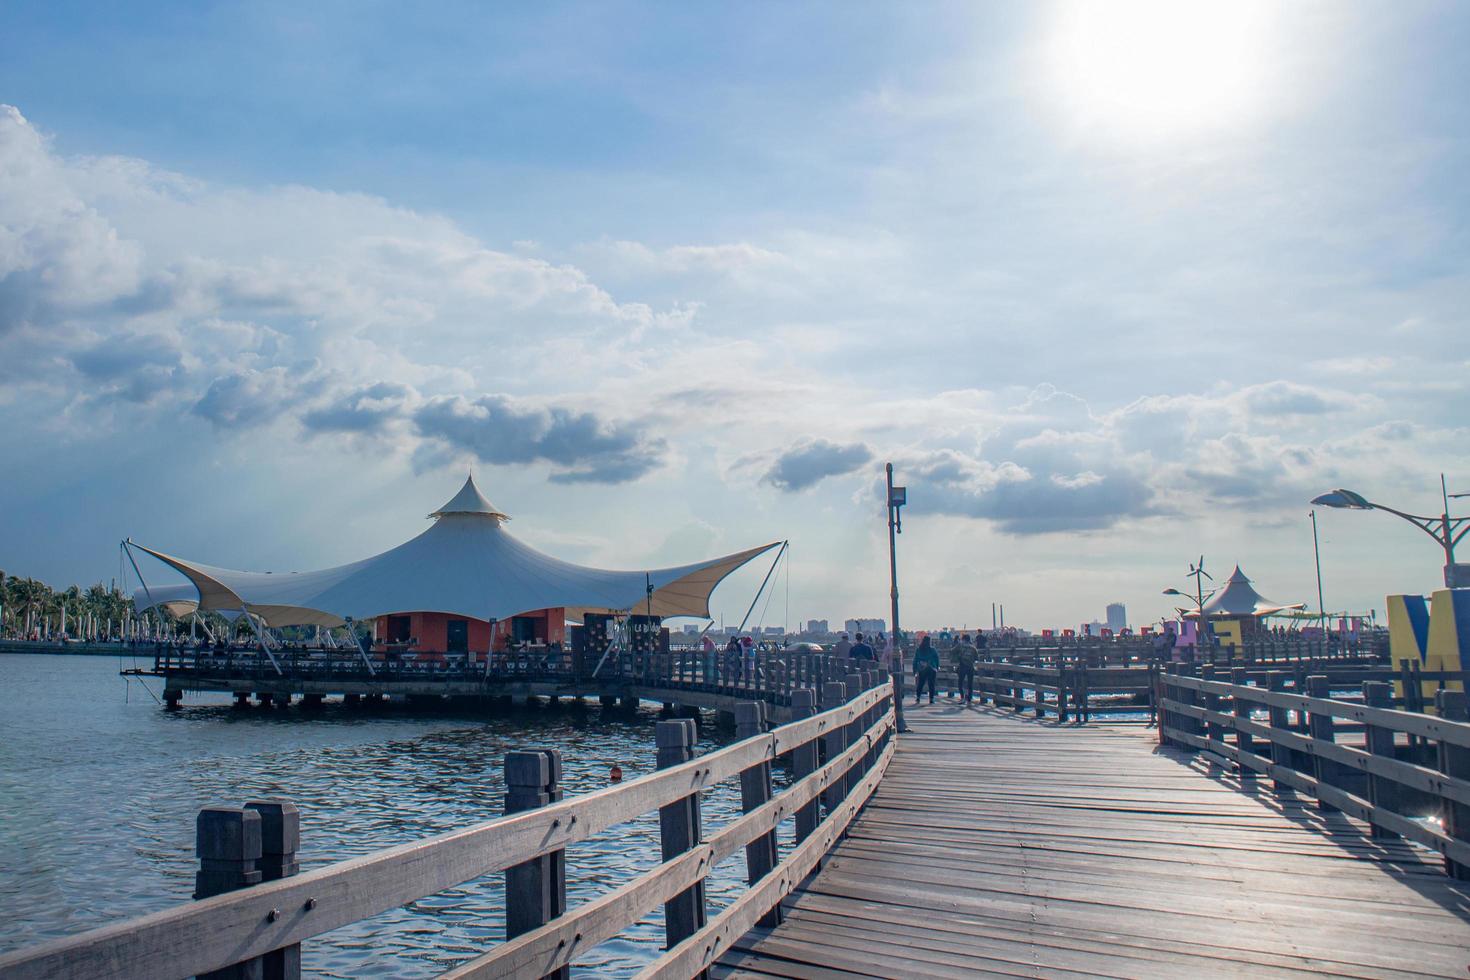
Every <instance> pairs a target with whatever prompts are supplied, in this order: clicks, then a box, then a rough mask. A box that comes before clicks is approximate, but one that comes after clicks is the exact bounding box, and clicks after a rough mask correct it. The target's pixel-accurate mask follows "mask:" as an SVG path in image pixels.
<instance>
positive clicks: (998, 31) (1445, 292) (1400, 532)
mask: <svg viewBox="0 0 1470 980" xmlns="http://www.w3.org/2000/svg"><path fill="white" fill-rule="evenodd" d="M424 6H425V7H426V8H427V9H414V10H407V9H404V8H402V7H400V6H397V5H389V4H357V3H354V4H345V3H344V4H337V5H331V4H318V5H311V9H310V10H307V11H303V10H301V9H298V8H299V7H300V5H287V4H271V3H252V4H178V5H167V4H146V3H138V4H130V5H127V6H126V7H125V8H97V7H95V6H93V5H82V4H66V3H46V4H39V3H37V4H13V5H9V6H8V7H7V8H6V10H5V12H4V14H3V18H4V23H3V26H4V30H3V31H0V55H3V56H0V103H4V104H5V105H7V106H8V107H10V108H8V109H6V110H3V112H0V413H3V414H0V419H3V421H4V423H5V424H4V425H3V426H0V452H3V453H4V454H5V458H6V459H8V460H11V461H13V462H12V464H11V466H10V467H9V470H10V472H9V473H8V474H7V479H6V480H5V481H4V482H3V484H0V567H4V568H5V569H6V570H7V571H9V570H12V569H14V570H16V571H20V572H32V573H35V574H38V575H41V576H43V577H46V578H48V579H50V580H53V581H64V580H73V579H75V580H83V581H90V580H95V579H97V578H105V577H109V576H110V575H112V574H115V572H116V564H117V561H116V554H115V544H116V541H117V540H118V539H119V538H121V537H123V536H124V535H131V536H133V537H134V538H135V539H137V540H140V541H144V542H146V543H149V544H150V545H154V546H157V547H160V548H162V549H164V550H170V551H174V552H176V553H181V554H186V555H190V556H194V557H198V558H200V559H202V560H207V561H212V562H215V563H219V564H226V565H234V566H237V567H252V568H285V567H293V568H294V567H308V566H315V565H319V564H328V563H333V562H337V561H345V560H350V559H352V558H356V557H360V556H362V555H365V554H368V553H371V552H372V551H375V550H378V549H380V548H382V547H386V546H390V545H392V544H394V543H397V542H398V541H400V540H402V539H404V538H406V537H408V536H409V535H411V534H412V533H414V532H416V531H417V530H418V529H419V527H421V526H422V520H423V515H424V514H425V513H427V511H428V510H429V509H431V508H432V507H433V506H435V505H437V504H438V503H440V502H441V500H440V498H447V496H448V495H449V494H450V493H452V492H453V490H454V489H455V488H456V487H457V485H458V481H459V479H461V478H462V477H461V474H462V473H463V471H464V470H465V469H466V468H467V467H470V466H473V467H474V468H475V471H476V473H477V474H478V476H479V479H480V482H481V485H482V487H484V489H485V490H486V491H487V492H488V493H489V495H490V496H491V498H492V499H493V500H495V501H496V502H497V504H499V506H500V507H501V508H502V509H504V510H506V511H508V512H509V513H511V514H512V515H513V516H514V517H516V518H517V520H516V523H515V524H514V525H513V527H514V528H515V529H516V530H517V531H518V532H519V533H521V534H522V535H524V536H525V537H526V538H527V539H528V540H531V541H533V542H534V543H536V544H538V545H539V546H541V547H544V548H546V549H547V550H550V551H553V552H554V553H557V554H559V555H562V556H564V557H567V558H570V559H574V560H581V561H588V562H597V563H604V564H611V565H619V566H625V567H640V566H643V565H645V564H653V563H656V562H658V563H668V562H676V561H688V560H693V559H696V558H699V557H703V556H704V555H705V554H708V553H712V552H714V551H719V550H734V549H736V548H739V547H743V546H745V545H748V544H751V543H755V542H763V541H766V540H772V539H779V538H786V537H789V538H791V539H792V541H793V547H792V567H791V576H790V593H789V594H790V605H789V608H790V612H789V616H790V618H791V619H792V620H796V619H805V618H809V617H813V616H816V617H829V618H840V617H843V616H847V615H860V614H861V615H874V614H878V613H879V612H881V611H882V610H883V609H884V608H885V606H886V593H887V588H886V581H885V572H886V568H885V562H884V560H883V559H884V547H885V543H886V542H885V539H884V536H883V533H882V525H881V509H878V508H877V505H876V503H875V497H874V489H875V486H876V481H877V480H878V479H879V477H880V475H881V464H882V462H883V461H885V460H887V459H892V460H893V461H894V462H895V464H896V465H897V466H898V467H899V470H900V479H902V480H906V481H907V482H908V483H909V485H910V486H911V488H912V489H911V490H910V500H911V501H912V502H913V503H912V506H911V508H910V513H909V515H908V519H907V522H906V533H905V535H904V541H903V545H904V557H903V575H904V580H905V588H904V593H905V600H906V605H907V608H908V609H909V610H910V615H911V616H912V617H913V621H915V622H918V623H920V624H935V625H937V624H941V623H965V622H968V623H976V622H980V621H982V620H988V614H989V608H988V607H989V604H990V603H991V602H992V601H1003V602H1005V603H1006V606H1007V610H1008V613H1009V618H1010V619H1012V620H1014V621H1017V622H1022V623H1029V624H1031V625H1036V626H1042V625H1071V624H1073V623H1076V622H1078V621H1081V620H1085V619H1090V618H1093V617H1095V616H1100V615H1101V611H1102V605H1103V604H1104V603H1105V602H1108V601H1111V600H1114V599H1122V600H1124V601H1126V602H1128V604H1129V606H1130V609H1131V610H1132V611H1133V613H1134V618H1135V619H1140V620H1142V619H1146V618H1149V617H1153V616H1157V615H1158V614H1160V613H1162V612H1163V611H1164V609H1165V608H1166V607H1165V604H1164V601H1163V599H1162V597H1160V596H1159V592H1160V590H1161V589H1162V588H1163V587H1165V586H1168V585H1178V584H1180V572H1181V571H1183V570H1184V569H1186V568H1187V564H1188V562H1189V561H1190V560H1192V559H1193V558H1194V557H1196V556H1197V555H1198V553H1199V552H1201V551H1203V552H1205V553H1206V554H1207V556H1208V558H1207V561H1208V562H1209V563H1210V564H1211V567H1215V568H1220V569H1221V570H1222V571H1226V572H1228V571H1229V566H1230V565H1233V564H1234V563H1236V562H1239V563H1241V564H1242V565H1243V566H1244V567H1245V568H1246V570H1247V571H1248V572H1249V573H1250V574H1251V575H1252V576H1253V578H1255V580H1256V582H1257V584H1258V586H1259V587H1260V588H1261V590H1262V591H1263V592H1266V593H1267V594H1268V595H1271V596H1274V597H1277V598H1281V599H1287V600H1295V599H1301V600H1306V599H1308V598H1310V597H1312V596H1314V595H1315V581H1314V578H1313V571H1312V570H1313V565H1312V556H1311V539H1310V526H1309V525H1308V524H1307V521H1306V506H1305V505H1306V501H1307V500H1308V499H1309V498H1310V497H1311V496H1313V495H1315V494H1316V493H1317V492H1320V491H1321V490H1323V489H1327V488H1329V487H1333V486H1339V485H1345V486H1349V487H1353V488H1355V489H1359V490H1361V491H1363V492H1364V493H1366V494H1368V495H1369V496H1370V497H1373V498H1377V499H1382V500H1383V501H1384V502H1386V503H1390V504H1394V505H1396V506H1400V507H1402V508H1404V509H1409V510H1416V511H1422V512H1429V511H1431V510H1433V511H1435V512H1437V498H1438V494H1437V482H1438V479H1437V474H1438V473H1439V472H1440V471H1441V470H1443V471H1446V472H1448V474H1449V476H1450V480H1451V483H1452V484H1454V485H1455V486H1458V487H1459V488H1460V489H1470V467H1467V463H1466V452H1465V445H1466V435H1467V430H1466V413H1467V409H1470V397H1467V394H1470V391H1467V383H1466V377H1467V375H1466V368H1467V358H1470V354H1467V348H1466V345H1465V342H1464V339H1463V338H1464V336H1465V335H1466V313H1465V310H1466V308H1467V304H1466V299H1467V297H1470V290H1467V285H1470V282H1467V279H1470V276H1467V268H1470V262H1467V259H1470V242H1467V227H1466V215H1467V200H1466V195H1467V191H1466V189H1465V187H1464V181H1463V174H1464V173H1466V172H1470V143H1467V139H1470V126H1467V123H1470V118H1467V117H1470V107H1467V105H1466V101H1465V99H1464V98H1463V93H1464V92H1465V91H1467V90H1470V67H1467V64H1466V62H1465V60H1464V59H1463V57H1462V56H1461V54H1460V52H1463V51H1464V50H1465V49H1466V45H1467V42H1470V11H1466V10H1465V9H1464V8H1463V7H1462V6H1460V5H1457V4H1453V3H1394V4H1388V3H1381V4H1357V5H1343V4H1329V3H1301V4H1290V5H1285V4H1252V3H1244V4H1166V3H1161V2H1158V0H1127V2H1120V3H1117V4H1110V5H1099V4H1087V3H1025V4H1023V3H1013V4H987V5H975V4H906V5H877V4H872V5H865V4H806V5H787V4H753V5H739V6H732V7H728V8H714V7H688V6H676V5H668V4H664V5H658V4H654V5H649V4H585V5H570V4H567V5H557V4H551V5H535V6H526V7H499V6H497V7H488V6H485V5H475V4H462V5H456V4H448V3H446V4H435V5H424ZM1451 489H1452V490H1453V489H1454V486H1452V488H1451ZM1322 526H1323V530H1324V532H1325V537H1324V556H1323V557H1324V576H1325V579H1326V587H1327V594H1328V605H1329V606H1332V607H1334V608H1344V607H1346V608H1352V609H1367V608H1373V607H1377V608H1379V609H1380V610H1381V608H1382V605H1383V600H1382V597H1383V595H1384V594H1386V593H1388V592H1394V591H1421V590H1426V589H1429V588H1432V587H1434V586H1435V585H1436V583H1437V581H1438V569H1439V558H1438V556H1437V554H1436V552H1435V550H1434V547H1433V544H1432V543H1431V542H1430V541H1429V540H1428V539H1427V538H1424V537H1422V535H1419V533H1418V532H1416V531H1414V530H1413V529H1412V528H1409V527H1408V526H1407V525H1399V524H1398V523H1397V522H1394V521H1393V519H1392V518H1389V517H1387V516H1385V515H1359V514H1342V513H1332V514H1326V515H1323V517H1322ZM758 577H759V576H758V573H756V572H754V571H753V572H752V573H751V574H750V575H747V576H746V577H745V578H744V579H741V580H737V581H732V583H731V584H730V585H729V586H728V587H727V588H726V589H724V590H722V592H721V593H720V594H719V595H718V596H717V598H718V599H719V601H720V604H721V605H722V607H723V608H724V609H725V610H726V611H727V612H729V613H730V614H731V615H732V616H734V617H736V618H738V614H739V613H740V612H743V609H744V606H745V604H746V603H747V602H748V601H749V595H750V591H751V589H752V588H753V585H754V583H753V582H751V581H746V579H750V578H758ZM782 588H783V590H784V589H785V584H784V581H783V585H782ZM781 600H782V601H781V602H778V603H775V604H773V608H772V610H771V612H770V613H769V614H768V615H769V618H768V621H769V622H776V621H778V620H779V619H781V618H783V617H785V616H786V615H788V614H787V612H786V605H785V593H784V591H783V594H782V596H781ZM776 606H779V607H780V609H779V611H778V610H777V609H776V608H775V607H776Z"/></svg>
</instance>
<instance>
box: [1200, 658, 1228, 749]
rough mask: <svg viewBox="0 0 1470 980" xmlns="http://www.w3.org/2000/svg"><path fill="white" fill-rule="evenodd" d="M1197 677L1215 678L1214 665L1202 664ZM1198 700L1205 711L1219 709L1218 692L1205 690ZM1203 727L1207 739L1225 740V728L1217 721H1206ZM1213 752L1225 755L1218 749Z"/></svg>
mask: <svg viewBox="0 0 1470 980" xmlns="http://www.w3.org/2000/svg"><path fill="white" fill-rule="evenodd" d="M1199 677H1200V680H1202V681H1213V680H1215V665H1214V664H1204V665H1202V666H1201V667H1200V669H1199ZM1200 701H1201V703H1202V707H1204V708H1205V710H1207V711H1219V710H1220V695H1218V694H1215V693H1212V692H1209V691H1206V692H1205V693H1204V694H1203V696H1201V697H1200ZM1204 728H1205V738H1207V739H1209V740H1210V741H1211V742H1220V743H1223V742H1224V741H1225V729H1224V727H1222V726H1221V725H1220V723H1219V722H1214V721H1207V722H1205V724H1204ZM1211 748H1212V749H1213V748H1214V746H1211ZM1215 754H1216V755H1218V756H1221V757H1223V756H1224V755H1225V753H1223V752H1218V751H1217V752H1216V753H1215Z"/></svg>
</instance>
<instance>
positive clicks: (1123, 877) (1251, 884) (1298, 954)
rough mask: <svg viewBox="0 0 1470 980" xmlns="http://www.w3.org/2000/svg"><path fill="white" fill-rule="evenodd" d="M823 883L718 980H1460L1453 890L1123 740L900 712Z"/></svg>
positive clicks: (1459, 914)
mask: <svg viewBox="0 0 1470 980" xmlns="http://www.w3.org/2000/svg"><path fill="white" fill-rule="evenodd" d="M907 720H908V724H909V726H910V727H911V728H912V729H913V731H912V733H911V734H908V735H905V736H903V738H902V739H901V740H900V743H899V746H900V747H899V751H898V754H897V755H896V756H895V757H894V760H893V763H892V764H891V766H890V767H889V770H888V772H887V774H886V775H885V777H884V779H883V782H882V784H881V785H880V786H879V788H878V791H877V793H876V794H875V795H874V797H873V798H872V800H870V801H869V803H868V806H867V808H866V809H865V810H864V811H863V813H862V814H861V816H859V817H858V819H857V820H856V821H855V822H854V823H853V825H852V827H851V828H850V829H849V831H848V835H847V837H846V839H845V840H843V841H842V842H841V843H839V844H838V845H837V847H836V848H834V849H833V851H832V853H831V855H830V856H829V857H828V859H827V860H826V862H824V865H823V868H822V870H821V872H820V873H819V874H818V875H817V876H816V877H815V878H814V879H812V881H810V882H809V883H808V884H807V885H806V887H805V888H803V889H802V891H801V892H800V893H798V894H797V895H796V896H794V897H793V898H791V899H789V900H788V901H787V902H786V904H785V907H784V910H783V911H784V921H783V922H782V923H781V925H779V926H777V927H775V928H761V929H756V930H754V931H752V932H751V933H749V934H747V935H746V936H745V937H744V938H742V939H741V940H740V942H739V943H737V945H736V948H735V949H734V950H733V951H732V952H730V953H728V954H726V955H725V957H723V959H722V960H721V963H720V967H719V968H718V969H717V970H716V971H715V972H714V974H713V975H714V976H716V977H729V978H736V977H739V978H754V977H762V978H765V977H800V978H804V980H824V978H833V977H920V976H924V977H928V976H934V977H975V976H1010V977H1180V978H1199V977H1263V976H1273V977H1274V976H1280V977H1304V976H1308V975H1312V976H1322V975H1332V976H1350V977H1364V978H1367V977H1458V978H1464V977H1466V976H1467V975H1470V973H1467V970H1470V882H1464V881H1456V880H1454V879H1452V878H1450V877H1448V876H1446V874H1445V873H1444V871H1443V870H1442V869H1441V866H1440V863H1441V862H1440V859H1439V857H1438V856H1437V855H1436V854H1434V853H1433V852H1428V851H1425V850H1423V849H1419V848H1414V847H1411V846H1410V845H1408V844H1406V843H1404V842H1403V841H1402V840H1392V839H1379V838H1373V837H1371V836H1369V833H1368V830H1367V828H1366V827H1365V826H1364V825H1363V824H1361V823H1359V822H1357V821H1355V820H1352V819H1350V818H1349V817H1347V816H1345V815H1343V814H1342V813H1340V812H1331V811H1324V810H1322V809H1319V808H1318V806H1317V804H1316V802H1315V800H1313V799H1312V798H1310V797H1307V796H1301V797H1296V798H1287V799H1281V798H1278V797H1277V796H1276V795H1275V794H1274V793H1273V792H1272V791H1271V790H1270V788H1269V787H1268V786H1266V785H1262V786H1261V787H1254V786H1250V785H1248V783H1249V780H1247V781H1246V782H1247V785H1245V786H1242V781H1241V780H1240V779H1239V777H1238V775H1237V774H1235V773H1233V772H1228V771H1226V770H1223V769H1220V768H1217V767H1213V766H1211V765H1210V764H1209V763H1208V762H1205V761H1203V760H1202V758H1201V757H1199V756H1198V755H1196V754H1194V753H1190V752H1186V751H1181V750H1179V749H1176V748H1173V747H1168V748H1164V749H1162V750H1161V749H1160V748H1159V745H1158V740H1157V734H1156V733H1155V732H1153V731H1151V730H1149V729H1146V728H1144V727H1142V726H1138V725H1090V726H1087V727H1085V728H1083V727H1077V726H1072V725H1060V724H1057V723H1056V722H1055V721H1036V720H1034V719H1022V718H1017V717H1016V716H1015V715H1014V714H1013V713H1011V712H1009V711H1005V710H998V709H996V708H995V707H993V706H990V707H963V706H959V705H955V704H945V703H943V702H941V703H939V704H936V705H934V706H932V707H931V706H928V705H925V706H923V707H920V708H914V707H912V706H910V707H909V708H908V711H907Z"/></svg>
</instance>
